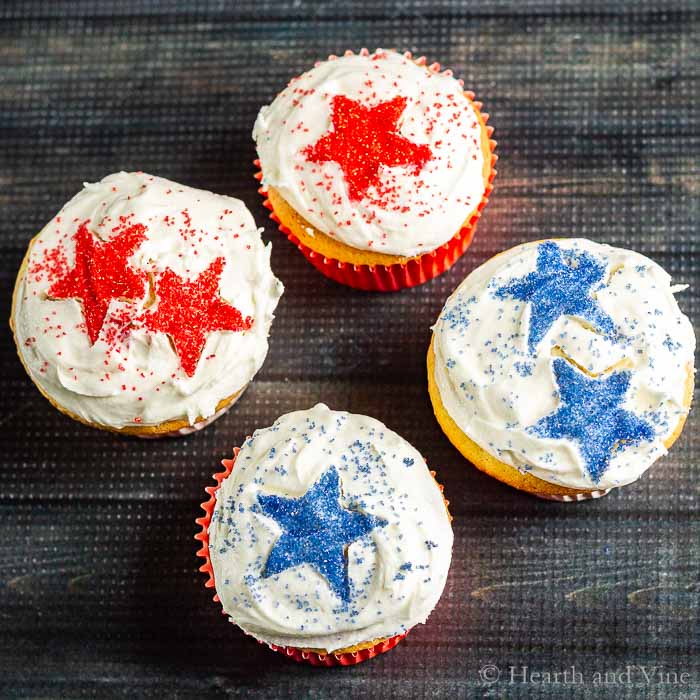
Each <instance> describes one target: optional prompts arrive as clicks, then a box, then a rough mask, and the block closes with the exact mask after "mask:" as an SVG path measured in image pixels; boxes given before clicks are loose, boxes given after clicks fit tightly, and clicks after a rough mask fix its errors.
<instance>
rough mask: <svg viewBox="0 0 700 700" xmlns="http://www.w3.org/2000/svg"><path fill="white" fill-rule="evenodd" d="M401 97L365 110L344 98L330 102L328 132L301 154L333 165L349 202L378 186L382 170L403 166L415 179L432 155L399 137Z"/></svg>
mask: <svg viewBox="0 0 700 700" xmlns="http://www.w3.org/2000/svg"><path fill="white" fill-rule="evenodd" d="M406 104H407V100H406V98H405V97H401V96H398V97H395V98H394V99H393V100H389V101H388V102H380V103H379V104H377V105H375V106H374V107H366V106H365V105H363V104H362V103H361V102H358V101H356V100H352V99H350V98H349V97H345V96H344V95H336V96H335V97H333V100H332V101H331V121H332V127H333V128H332V130H331V131H329V132H328V133H327V134H325V135H324V136H322V137H321V138H320V139H319V140H318V141H317V142H316V143H315V144H313V145H312V146H308V147H307V148H305V149H304V150H303V151H302V155H304V157H305V158H306V160H309V161H311V162H312V163H325V162H327V161H335V162H336V163H338V165H339V166H340V168H341V170H342V171H343V174H344V175H345V180H346V182H347V187H348V196H349V197H350V199H351V200H353V201H359V200H361V199H362V198H363V197H364V196H365V195H366V194H367V190H369V188H370V187H372V186H377V185H378V184H379V181H380V178H379V172H380V168H381V167H382V166H387V167H393V166H403V167H405V168H409V169H410V170H411V171H412V172H413V173H414V174H415V175H418V173H420V171H421V170H422V168H423V166H424V165H425V164H426V162H427V161H428V160H430V158H432V155H433V154H432V151H431V150H430V148H429V147H428V146H427V145H426V144H415V143H412V142H411V141H409V140H408V139H407V138H405V137H404V136H402V135H401V134H400V133H399V119H400V118H401V115H402V114H403V112H404V110H405V109H406Z"/></svg>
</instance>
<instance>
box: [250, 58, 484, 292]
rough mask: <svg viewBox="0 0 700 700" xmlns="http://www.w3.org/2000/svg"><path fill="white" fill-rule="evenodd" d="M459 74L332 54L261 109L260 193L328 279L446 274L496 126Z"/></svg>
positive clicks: (393, 280)
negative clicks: (456, 75)
mask: <svg viewBox="0 0 700 700" xmlns="http://www.w3.org/2000/svg"><path fill="white" fill-rule="evenodd" d="M480 107H481V104H480V103H479V102H476V101H474V95H473V93H470V92H465V91H464V88H463V84H462V82H461V81H458V80H456V79H455V78H454V77H453V76H452V73H451V71H449V70H446V71H441V70H440V65H439V64H433V65H430V66H427V65H426V61H425V59H424V58H419V59H416V60H414V59H413V57H412V56H411V54H410V53H405V54H400V53H397V52H395V51H383V50H381V49H378V50H377V51H376V52H375V53H373V54H370V53H369V52H368V51H366V50H363V51H361V52H360V53H359V54H357V55H355V54H353V53H352V52H347V53H346V54H345V55H344V56H342V57H335V56H331V57H330V58H329V59H328V60H327V61H324V62H322V63H318V64H316V66H315V67H314V68H313V69H312V70H310V71H308V72H307V73H304V74H303V75H301V76H299V77H297V78H294V79H293V80H292V81H291V82H290V83H289V85H288V86H287V87H286V88H285V89H284V90H283V91H282V92H281V93H280V94H279V95H278V96H277V97H276V98H275V100H274V101H273V102H272V104H270V105H267V106H265V107H263V108H262V109H261V110H260V113H259V115H258V118H257V121H256V123H255V128H254V130H253V137H254V139H255V141H256V144H257V151H258V156H259V160H258V161H256V163H257V164H258V165H259V167H260V172H259V173H258V177H259V179H261V182H262V185H261V192H262V193H263V194H264V195H265V196H266V200H265V205H266V206H267V207H268V208H269V209H271V210H272V214H271V216H272V218H273V219H274V220H275V221H277V222H278V223H279V226H280V229H281V231H282V232H283V233H285V234H286V235H287V236H288V238H289V239H290V241H292V242H293V243H294V244H296V245H297V247H298V248H299V250H300V251H301V252H302V253H303V254H304V255H305V257H306V258H307V259H308V260H309V261H310V262H311V263H312V264H313V265H314V266H315V267H316V268H317V269H318V270H320V271H321V272H322V273H323V274H325V275H326V276H328V277H330V278H332V279H334V280H336V281H337V282H341V283H343V284H347V285H349V286H351V287H355V288H358V289H365V290H371V291H394V290H398V289H401V288H404V287H412V286H414V285H417V284H421V283H423V282H426V281H427V280H429V279H431V278H433V277H435V276H436V275H439V274H440V273H442V272H444V271H445V270H447V269H448V268H449V267H450V266H451V265H452V264H453V263H454V262H455V261H456V260H457V259H458V258H459V257H460V256H461V255H462V254H463V253H464V251H465V250H466V248H467V246H468V245H469V243H470V242H471V240H472V236H473V235H474V230H475V227H476V224H477V221H478V219H479V218H480V216H481V211H482V209H483V207H484V206H485V204H486V202H487V200H488V195H489V193H490V192H491V189H492V184H491V183H492V180H493V177H494V175H495V170H494V168H493V166H494V163H495V160H496V157H495V155H494V154H493V149H494V147H495V142H494V141H492V140H491V138H490V137H491V133H492V131H493V130H492V129H491V127H488V126H486V121H487V119H488V115H487V114H484V113H482V112H481V111H480Z"/></svg>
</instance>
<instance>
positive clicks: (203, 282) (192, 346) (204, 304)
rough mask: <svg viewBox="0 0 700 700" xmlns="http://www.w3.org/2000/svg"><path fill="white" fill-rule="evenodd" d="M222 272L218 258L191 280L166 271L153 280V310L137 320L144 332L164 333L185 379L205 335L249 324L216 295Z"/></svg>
mask: <svg viewBox="0 0 700 700" xmlns="http://www.w3.org/2000/svg"><path fill="white" fill-rule="evenodd" d="M223 269H224V258H222V257H221V258H217V259H216V260H214V262H212V264H211V265H209V267H208V268H207V269H206V270H204V272H202V273H201V274H200V275H199V276H198V277H197V278H196V279H194V280H188V279H185V278H183V277H180V276H179V275H178V274H176V273H175V272H173V271H172V270H171V269H169V268H168V269H167V270H165V271H164V272H163V273H161V274H160V275H159V276H158V277H156V279H155V282H154V286H155V290H154V291H155V297H156V303H155V307H154V308H152V309H149V310H148V311H147V312H146V313H145V314H144V315H143V316H142V317H141V318H140V319H139V320H140V321H141V323H142V324H143V327H144V328H146V329H147V330H150V331H155V332H160V333H167V334H168V336H169V337H170V339H171V341H172V343H173V346H174V348H175V352H176V353H177V355H178V357H179V358H180V364H181V365H182V369H183V370H184V371H185V373H186V374H187V376H189V377H191V376H193V375H194V373H195V370H196V369H197V364H198V362H199V358H200V357H201V355H202V350H204V345H205V343H206V341H207V335H208V334H209V333H211V332H213V331H247V330H249V329H250V328H251V326H252V325H253V320H252V319H251V318H250V316H247V317H245V318H244V317H243V315H242V314H241V312H240V311H239V310H238V309H237V308H235V307H234V306H232V305H231V304H229V303H227V302H226V301H224V300H223V299H222V298H221V296H220V295H219V279H220V277H221V273H222V272H223Z"/></svg>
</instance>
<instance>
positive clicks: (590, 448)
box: [530, 358, 654, 483]
mask: <svg viewBox="0 0 700 700" xmlns="http://www.w3.org/2000/svg"><path fill="white" fill-rule="evenodd" d="M553 369H554V376H555V379H556V382H557V386H558V387H559V396H560V405H559V407H558V408H557V409H556V410H555V411H554V412H553V413H551V414H550V415H548V416H545V417H544V418H542V419H541V420H539V421H538V422H537V423H536V424H535V425H534V426H532V427H531V428H530V431H531V432H532V433H533V434H535V435H537V436H538V437H543V438H553V439H556V440H563V439H568V440H572V441H573V442H575V443H576V444H577V446H578V448H579V451H580V452H581V456H582V457H583V460H584V462H585V464H586V468H587V469H588V473H589V474H590V476H591V479H592V480H593V482H594V483H597V482H598V481H599V480H600V477H601V476H602V475H603V473H604V472H605V470H606V469H607V468H608V466H609V464H610V459H611V457H612V455H613V453H614V452H615V451H616V450H619V449H623V448H624V447H625V446H626V445H638V444H639V443H641V442H642V441H648V440H652V439H653V438H654V429H653V428H652V426H651V425H650V424H649V423H647V421H645V420H643V419H642V418H640V417H639V416H637V415H635V414H634V413H632V412H631V411H627V410H626V409H624V408H622V404H623V403H624V400H625V396H626V394H627V390H628V388H629V384H630V377H631V375H630V372H626V371H622V372H613V373H612V374H610V375H608V376H606V377H603V378H595V377H589V376H588V375H587V374H585V373H584V372H581V371H580V370H578V369H577V368H576V367H574V365H572V364H570V363H569V362H567V361H566V360H563V359H561V358H557V359H555V360H554V361H553Z"/></svg>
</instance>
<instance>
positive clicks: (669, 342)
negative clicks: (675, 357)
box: [663, 335, 681, 352]
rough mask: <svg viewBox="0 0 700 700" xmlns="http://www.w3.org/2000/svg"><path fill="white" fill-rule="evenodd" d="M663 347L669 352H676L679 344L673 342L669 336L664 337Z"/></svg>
mask: <svg viewBox="0 0 700 700" xmlns="http://www.w3.org/2000/svg"><path fill="white" fill-rule="evenodd" d="M663 345H664V346H665V347H667V348H668V350H669V352H675V351H676V350H679V349H680V347H681V344H680V343H675V342H673V339H672V338H671V336H670V335H667V336H666V338H665V339H664V342H663Z"/></svg>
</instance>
